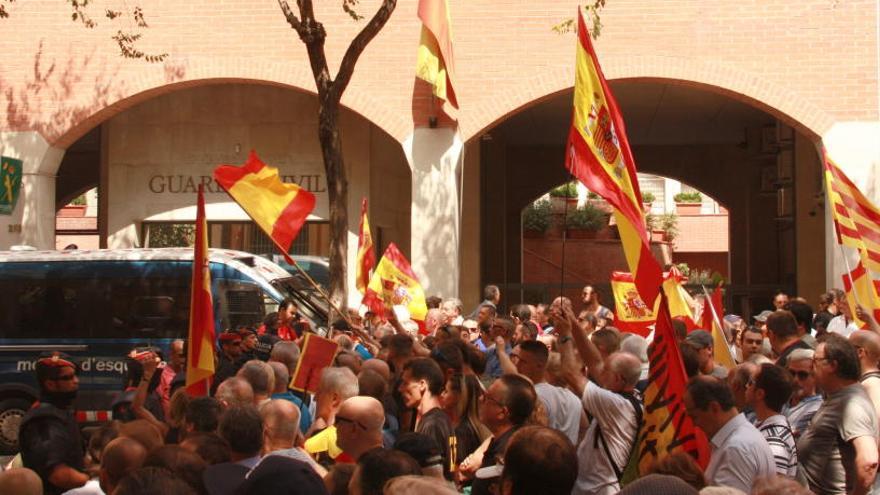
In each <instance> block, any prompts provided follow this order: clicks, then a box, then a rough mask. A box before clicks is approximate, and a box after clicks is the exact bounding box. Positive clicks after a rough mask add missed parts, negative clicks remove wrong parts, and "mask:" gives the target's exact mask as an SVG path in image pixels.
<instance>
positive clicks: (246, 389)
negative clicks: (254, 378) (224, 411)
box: [214, 376, 254, 408]
mask: <svg viewBox="0 0 880 495" xmlns="http://www.w3.org/2000/svg"><path fill="white" fill-rule="evenodd" d="M214 398H216V399H217V400H218V401H220V403H221V404H223V407H225V408H229V407H232V406H248V405H253V403H254V389H253V387H251V384H250V383H248V381H247V380H245V379H244V378H241V377H238V376H233V377H230V378H227V379H226V380H223V383H221V384H220V385H219V386H218V387H217V393H216V394H214Z"/></svg>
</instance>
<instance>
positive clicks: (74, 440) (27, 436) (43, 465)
mask: <svg viewBox="0 0 880 495" xmlns="http://www.w3.org/2000/svg"><path fill="white" fill-rule="evenodd" d="M77 371H78V370H77V366H76V364H75V363H74V362H73V360H72V359H71V358H70V357H69V356H67V355H65V354H62V353H60V352H52V353H48V354H44V355H42V356H41V357H40V359H39V360H38V361H37V364H36V372H37V382H39V385H40V400H39V401H37V402H36V403H35V404H34V405H33V407H32V408H31V410H30V411H28V413H27V414H26V415H25V416H24V418H22V420H21V427H20V429H19V433H18V439H19V444H20V448H21V459H22V462H23V463H24V465H25V467H27V468H30V469H32V470H34V471H35V472H36V473H37V474H38V475H39V476H40V479H41V480H42V481H43V492H44V493H46V494H47V495H54V494H60V493H63V492H65V491H67V490H70V489H72V488H77V487H80V486H82V485H84V484H85V483H86V482H87V481H89V476H88V475H87V474H86V473H85V472H83V471H84V469H85V465H84V455H85V452H84V449H83V440H82V436H81V435H80V431H79V426H78V425H77V423H76V417H75V411H74V409H73V403H74V401H75V400H76V394H77V391H78V390H79V378H77V375H76V374H77Z"/></svg>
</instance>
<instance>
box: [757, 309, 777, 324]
mask: <svg viewBox="0 0 880 495" xmlns="http://www.w3.org/2000/svg"><path fill="white" fill-rule="evenodd" d="M772 314H773V311H770V310H769V309H765V310H764V311H761V312H760V313H758V314H756V315H755V321H759V322H761V323H765V322H766V321H767V317H768V316H770V315H772Z"/></svg>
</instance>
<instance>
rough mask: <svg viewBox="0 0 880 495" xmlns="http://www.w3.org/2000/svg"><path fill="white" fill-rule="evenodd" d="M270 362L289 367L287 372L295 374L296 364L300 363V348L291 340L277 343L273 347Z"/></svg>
mask: <svg viewBox="0 0 880 495" xmlns="http://www.w3.org/2000/svg"><path fill="white" fill-rule="evenodd" d="M269 360H270V361H278V362H279V363H282V364H284V366H287V371H288V372H289V373H293V371H294V370H295V369H296V363H297V362H299V346H298V345H296V342H292V341H289V340H282V341H281V342H277V343H276V344H275V346H273V347H272V352H271V353H270V354H269Z"/></svg>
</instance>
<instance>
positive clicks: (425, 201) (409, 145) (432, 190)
mask: <svg viewBox="0 0 880 495" xmlns="http://www.w3.org/2000/svg"><path fill="white" fill-rule="evenodd" d="M403 147H404V153H405V154H406V159H407V161H408V162H409V165H410V167H411V168H412V210H411V220H410V221H411V239H412V246H411V248H410V249H411V253H412V259H411V262H412V266H413V270H414V271H415V273H416V275H417V276H418V277H419V280H420V281H421V283H422V287H424V289H425V292H426V294H428V295H441V296H442V297H454V296H457V295H458V287H459V237H460V236H459V234H460V232H461V228H460V225H459V194H458V187H459V185H458V181H457V179H458V172H459V171H460V168H459V167H460V161H461V160H460V158H461V154H462V149H463V143H462V141H461V136H460V135H459V134H458V132H457V131H456V130H453V129H448V128H441V129H429V128H417V129H415V130H414V132H413V134H411V135H410V136H408V137H407V138H406V140H405V141H404V143H403Z"/></svg>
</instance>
